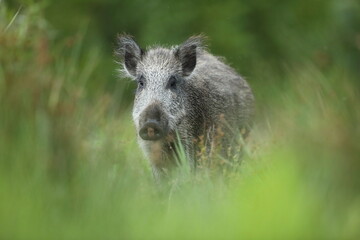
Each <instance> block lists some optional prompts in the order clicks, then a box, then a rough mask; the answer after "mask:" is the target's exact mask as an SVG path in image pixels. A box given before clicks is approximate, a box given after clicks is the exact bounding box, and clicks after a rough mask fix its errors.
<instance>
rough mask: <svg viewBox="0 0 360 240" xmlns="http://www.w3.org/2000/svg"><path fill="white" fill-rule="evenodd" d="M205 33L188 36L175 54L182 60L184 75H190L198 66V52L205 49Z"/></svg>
mask: <svg viewBox="0 0 360 240" xmlns="http://www.w3.org/2000/svg"><path fill="white" fill-rule="evenodd" d="M205 39H206V37H205V36H204V35H196V36H192V37H190V38H188V39H187V40H186V41H185V42H183V43H182V44H181V45H180V46H178V47H177V49H176V51H175V56H176V57H177V58H178V59H179V60H180V62H181V66H182V72H183V75H184V76H189V75H190V74H191V73H192V72H193V70H194V69H195V66H196V60H197V54H198V53H199V51H200V50H202V49H204V48H205V46H204V42H205Z"/></svg>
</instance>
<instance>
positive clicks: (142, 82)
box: [137, 76, 145, 89]
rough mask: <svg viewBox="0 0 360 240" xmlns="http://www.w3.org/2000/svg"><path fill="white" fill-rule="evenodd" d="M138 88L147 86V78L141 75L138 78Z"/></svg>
mask: <svg viewBox="0 0 360 240" xmlns="http://www.w3.org/2000/svg"><path fill="white" fill-rule="evenodd" d="M137 82H138V89H142V88H144V86H145V78H144V77H143V76H141V77H140V78H139V79H138V80H137Z"/></svg>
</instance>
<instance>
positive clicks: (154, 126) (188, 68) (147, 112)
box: [115, 34, 254, 178]
mask: <svg viewBox="0 0 360 240" xmlns="http://www.w3.org/2000/svg"><path fill="white" fill-rule="evenodd" d="M203 42H204V37H203V36H193V37H190V38H189V39H188V40H186V41H185V42H184V43H182V44H181V45H178V46H172V47H170V48H165V47H161V46H156V47H151V48H148V49H146V50H145V49H142V48H140V47H139V45H138V44H137V43H136V42H135V40H134V38H133V37H131V36H129V35H126V34H122V35H119V36H118V44H119V47H118V48H117V49H116V51H115V54H116V55H117V57H118V59H119V60H120V64H121V65H122V68H121V70H122V73H123V74H124V75H125V76H126V77H129V78H131V79H133V80H135V81H136V82H137V90H136V94H135V102H134V107H133V112H132V117H133V121H134V123H135V127H136V130H137V135H138V142H139V145H140V146H141V148H142V150H143V151H144V153H145V155H146V156H147V157H148V159H149V160H150V163H151V165H152V169H153V173H154V175H155V177H156V178H159V177H160V176H161V175H163V174H164V173H166V172H167V171H168V170H169V169H171V168H172V167H173V166H176V160H175V159H176V157H175V155H176V144H175V141H176V139H177V137H178V139H180V142H181V144H182V145H183V147H184V151H185V154H186V157H187V159H188V161H189V163H188V164H190V165H191V167H192V169H195V168H196V154H195V153H196V140H197V139H199V137H200V136H202V137H205V138H206V139H207V140H206V141H207V142H211V139H212V138H213V137H214V135H215V134H216V129H217V128H218V126H220V125H222V130H223V131H222V132H223V141H222V144H223V146H222V147H223V148H224V149H225V148H226V147H227V146H228V144H230V143H231V142H233V141H232V140H233V139H234V138H235V137H236V135H237V133H239V132H240V131H241V132H242V134H243V135H247V133H248V132H249V129H250V125H251V119H252V115H253V108H254V96H253V94H252V91H251V88H250V87H249V85H248V83H247V82H246V81H245V79H244V78H242V77H241V76H240V75H239V74H237V73H236V71H235V70H234V69H232V68H231V67H230V66H228V65H227V64H225V63H224V61H223V60H222V59H221V58H219V57H215V56H213V55H212V54H210V53H209V52H208V51H207V49H206V47H204V44H203ZM210 145H211V144H207V145H206V146H207V148H209V147H210Z"/></svg>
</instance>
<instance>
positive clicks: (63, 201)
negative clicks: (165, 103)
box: [0, 2, 360, 239]
mask: <svg viewBox="0 0 360 240" xmlns="http://www.w3.org/2000/svg"><path fill="white" fill-rule="evenodd" d="M0 4H1V2H0ZM14 16H16V12H10V11H8V10H7V9H6V8H5V7H0V33H1V34H0V238H1V239H195V238H196V239H219V238H222V239H235V238H244V239H358V238H359V237H360V230H359V229H360V228H359V226H360V196H359V187H360V179H359V176H358V174H359V169H360V163H359V156H360V145H359V137H360V129H359V120H360V111H359V107H358V106H359V104H360V96H359V90H358V89H356V88H355V85H354V82H355V80H357V79H356V78H355V77H353V76H351V75H350V74H349V73H348V72H347V71H346V70H345V69H344V68H342V67H334V68H333V69H331V70H327V71H324V70H323V69H318V68H316V67H314V66H313V65H312V64H299V65H298V66H296V67H293V68H289V70H288V71H287V73H286V74H285V75H284V76H282V77H284V78H286V79H287V81H286V84H284V85H281V86H279V85H271V84H267V85H266V87H264V86H253V88H254V92H255V95H256V97H257V105H258V113H257V121H256V124H255V126H254V129H253V132H252V135H251V138H250V139H249V142H248V144H247V146H246V149H247V151H246V153H247V154H246V155H245V157H244V159H243V162H242V165H241V167H240V168H238V169H232V170H231V171H230V172H227V173H223V174H214V171H213V169H208V170H207V169H202V170H201V171H199V173H198V174H197V175H196V176H193V175H191V174H189V172H188V170H187V169H186V168H185V169H183V168H180V169H179V172H178V174H177V175H176V176H175V177H174V178H173V179H172V180H171V181H170V182H169V183H167V184H166V186H163V187H162V188H161V189H159V188H158V187H157V186H155V184H154V182H153V179H152V176H151V171H150V169H149V166H148V163H147V162H146V160H145V159H144V158H143V156H142V154H141V152H140V150H139V148H138V146H137V143H136V140H135V131H134V128H133V125H132V123H131V119H130V110H129V109H121V110H118V109H119V108H120V106H121V103H119V102H118V99H119V96H115V95H112V94H106V93H104V91H98V92H96V94H93V95H92V96H89V93H88V91H87V86H88V84H89V82H90V81H101V77H99V74H97V71H99V68H98V65H97V64H98V63H99V62H100V61H101V59H102V56H101V53H99V52H97V51H96V49H91V50H90V51H89V49H84V48H83V47H82V46H81V42H82V41H81V34H80V35H79V36H80V37H79V38H78V39H75V40H74V39H69V40H68V41H66V42H63V43H57V45H53V44H52V43H51V41H50V39H51V31H50V32H49V30H48V28H47V26H46V22H44V21H43V20H42V18H41V14H40V13H39V10H38V9H37V8H36V6H34V7H33V8H29V9H27V10H26V11H22V12H21V14H19V15H17V17H15V18H14ZM12 19H14V21H12ZM273 78H275V77H273ZM249 81H250V82H251V79H249ZM269 82H271V78H270V80H269V79H268V81H267V83H269ZM274 82H275V81H274ZM118 94H120V95H121V91H120V93H118Z"/></svg>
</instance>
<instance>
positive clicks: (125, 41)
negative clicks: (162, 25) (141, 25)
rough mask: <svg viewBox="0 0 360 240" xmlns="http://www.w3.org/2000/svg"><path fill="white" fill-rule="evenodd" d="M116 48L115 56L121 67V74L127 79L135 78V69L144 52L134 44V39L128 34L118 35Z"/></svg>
mask: <svg viewBox="0 0 360 240" xmlns="http://www.w3.org/2000/svg"><path fill="white" fill-rule="evenodd" d="M117 44H118V47H117V49H116V50H115V55H116V57H117V58H118V59H119V61H120V64H122V66H123V72H124V74H125V75H126V76H127V77H131V78H134V77H136V67H137V65H138V63H139V61H140V60H141V59H142V56H143V55H144V51H143V50H142V49H141V48H140V47H139V45H138V44H137V43H136V42H135V40H134V38H133V37H132V36H131V35H128V34H125V33H123V34H118V36H117Z"/></svg>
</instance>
